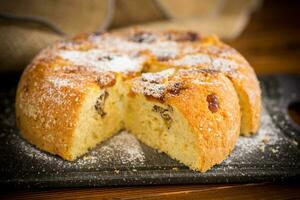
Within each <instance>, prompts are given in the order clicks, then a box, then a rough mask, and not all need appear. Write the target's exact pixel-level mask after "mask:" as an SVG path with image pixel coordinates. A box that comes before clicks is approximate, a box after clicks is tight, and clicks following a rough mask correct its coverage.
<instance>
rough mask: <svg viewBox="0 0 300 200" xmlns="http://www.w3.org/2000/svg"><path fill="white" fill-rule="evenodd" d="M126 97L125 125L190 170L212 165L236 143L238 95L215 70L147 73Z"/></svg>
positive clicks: (134, 82) (204, 169)
mask: <svg viewBox="0 0 300 200" xmlns="http://www.w3.org/2000/svg"><path fill="white" fill-rule="evenodd" d="M128 98H129V100H128V105H127V112H125V113H126V116H125V127H126V129H127V130H130V131H131V132H132V133H134V134H135V135H136V136H137V137H138V138H139V139H140V140H141V141H142V142H143V143H145V144H147V145H149V146H151V147H153V148H156V149H158V150H160V151H162V152H165V153H166V154H168V155H169V156H170V157H172V158H174V159H176V160H179V161H180V162H182V163H184V164H185V165H187V166H189V167H190V168H191V169H194V170H197V171H202V172H204V171H206V170H208V169H209V168H211V167H212V166H213V165H215V164H217V163H220V162H222V161H223V160H224V158H226V157H227V156H228V155H229V153H230V152H231V151H232V149H233V148H234V146H235V143H236V141H237V138H238V135H239V130H240V109H239V100H238V96H237V95H236V93H235V89H234V87H233V85H232V83H231V81H230V80H229V79H228V78H227V77H226V76H225V75H223V74H221V73H219V72H217V71H213V70H178V71H176V70H175V69H168V70H165V71H162V72H158V73H144V74H143V75H142V76H141V77H139V78H136V79H134V80H133V81H132V82H131V91H130V93H129V95H128Z"/></svg>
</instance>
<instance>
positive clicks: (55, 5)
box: [0, 0, 260, 71]
mask: <svg viewBox="0 0 300 200" xmlns="http://www.w3.org/2000/svg"><path fill="white" fill-rule="evenodd" d="M259 3H260V1H259V0H210V1H200V0H59V1H58V0H0V4H1V6H0V71H20V70H22V69H23V68H24V67H25V66H26V65H27V64H28V63H29V62H30V60H31V59H32V58H33V57H34V56H35V55H36V54H37V53H38V52H39V51H40V50H41V49H43V48H45V47H46V46H47V45H49V44H51V43H53V42H54V41H57V40H60V39H63V38H64V37H66V36H69V35H74V34H77V33H80V32H92V31H106V30H114V31H122V30H126V29H127V28H128V27H130V26H138V27H140V28H144V29H183V30H196V31H200V32H202V33H203V34H210V33H215V34H218V35H219V36H220V37H221V38H225V39H233V38H235V37H237V36H238V35H239V34H240V33H241V32H242V30H243V29H244V27H245V26H246V24H247V22H248V19H249V15H250V13H251V12H252V11H253V10H254V8H257V7H258V6H257V5H259Z"/></svg>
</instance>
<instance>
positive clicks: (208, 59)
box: [169, 54, 238, 72]
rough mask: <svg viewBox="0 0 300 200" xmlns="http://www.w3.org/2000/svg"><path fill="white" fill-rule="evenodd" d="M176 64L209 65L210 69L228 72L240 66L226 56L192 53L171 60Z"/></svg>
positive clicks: (172, 63)
mask: <svg viewBox="0 0 300 200" xmlns="http://www.w3.org/2000/svg"><path fill="white" fill-rule="evenodd" d="M169 63H170V64H171V65H175V66H188V67H196V66H208V67H209V69H213V70H219V71H222V72H228V71H231V70H233V69H235V68H237V67H238V64H237V63H236V62H235V61H233V60H229V59H226V58H219V57H213V56H210V55H208V54H192V55H186V56H184V57H182V58H180V59H175V60H173V61H170V62H169Z"/></svg>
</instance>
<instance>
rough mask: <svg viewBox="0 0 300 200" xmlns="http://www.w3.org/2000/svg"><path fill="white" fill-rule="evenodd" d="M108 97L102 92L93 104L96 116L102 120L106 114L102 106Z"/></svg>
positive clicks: (106, 93)
mask: <svg viewBox="0 0 300 200" xmlns="http://www.w3.org/2000/svg"><path fill="white" fill-rule="evenodd" d="M107 97H108V92H107V91H104V93H102V94H101V95H100V96H99V97H98V99H97V101H96V104H95V109H96V111H97V112H98V114H99V115H100V116H101V117H102V118H103V117H104V116H105V115H106V112H104V105H105V100H106V98H107Z"/></svg>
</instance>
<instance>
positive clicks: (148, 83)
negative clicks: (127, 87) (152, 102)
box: [131, 68, 175, 98]
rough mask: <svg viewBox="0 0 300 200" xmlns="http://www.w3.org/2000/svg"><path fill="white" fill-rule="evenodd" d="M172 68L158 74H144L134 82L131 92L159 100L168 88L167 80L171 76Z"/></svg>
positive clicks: (173, 70)
mask: <svg viewBox="0 0 300 200" xmlns="http://www.w3.org/2000/svg"><path fill="white" fill-rule="evenodd" d="M174 72H175V69H174V68H170V69H167V70H163V71H161V72H158V73H144V74H142V77H140V78H138V79H137V80H136V81H134V83H133V86H132V88H131V90H132V91H133V92H135V93H142V94H144V95H146V96H152V97H155V98H161V97H162V96H163V94H164V93H165V92H166V89H167V87H168V85H167V83H166V82H167V78H168V77H170V76H171V75H173V74H174Z"/></svg>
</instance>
